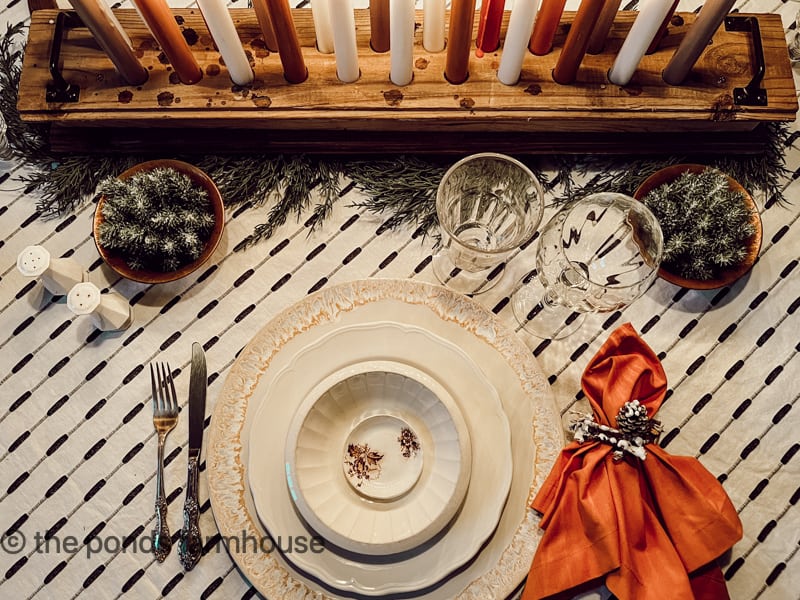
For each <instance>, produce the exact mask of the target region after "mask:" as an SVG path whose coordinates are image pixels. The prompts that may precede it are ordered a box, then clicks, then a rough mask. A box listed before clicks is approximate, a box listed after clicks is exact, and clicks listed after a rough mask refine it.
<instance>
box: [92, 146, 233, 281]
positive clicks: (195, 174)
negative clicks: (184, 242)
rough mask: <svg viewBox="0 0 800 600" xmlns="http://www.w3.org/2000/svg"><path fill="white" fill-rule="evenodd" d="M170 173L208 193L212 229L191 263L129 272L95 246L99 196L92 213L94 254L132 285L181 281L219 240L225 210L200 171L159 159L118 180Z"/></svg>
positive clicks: (100, 204)
mask: <svg viewBox="0 0 800 600" xmlns="http://www.w3.org/2000/svg"><path fill="white" fill-rule="evenodd" d="M159 168H161V169H165V168H169V169H174V170H176V171H178V172H179V173H182V174H184V175H188V176H189V178H190V179H191V180H192V181H193V182H194V184H195V185H197V186H198V187H201V188H203V189H205V190H206V192H207V193H208V197H209V200H210V201H211V205H212V207H213V210H214V228H213V229H212V230H211V235H210V236H209V238H208V241H207V242H206V247H205V249H204V250H203V253H202V254H201V255H200V256H199V257H198V258H197V259H196V260H194V261H192V262H190V263H187V264H185V265H184V266H182V267H181V268H180V269H177V270H175V271H164V272H161V271H148V270H137V269H131V268H130V267H129V266H128V265H127V264H126V263H125V260H124V258H123V257H121V256H119V255H116V254H114V253H113V251H110V250H106V249H105V248H103V247H102V246H101V245H100V243H99V241H98V240H99V234H98V231H99V228H100V224H101V223H102V222H103V212H102V207H103V203H104V201H105V197H104V196H101V197H100V199H99V200H98V201H97V208H96V209H95V212H94V224H93V232H94V243H95V246H97V251H98V252H99V253H100V256H101V257H102V259H103V260H104V261H105V262H106V264H107V265H108V266H109V267H111V269H112V270H113V271H114V272H116V273H118V274H119V275H122V276H123V277H125V278H126V279H131V280H133V281H139V282H141V283H166V282H168V281H175V280H176V279H180V278H181V277H186V276H187V275H188V274H189V273H191V272H192V271H195V270H196V269H198V268H199V267H200V265H202V264H203V263H204V262H206V261H207V260H208V259H209V258H210V257H211V255H212V254H213V253H214V250H216V248H217V245H218V244H219V241H220V239H221V238H222V229H223V227H224V225H225V207H224V206H223V204H222V196H221V195H220V193H219V190H218V189H217V186H216V185H215V184H214V182H213V181H212V180H211V178H210V177H209V176H208V175H206V174H205V173H204V172H203V171H201V170H200V169H198V168H197V167H195V166H194V165H190V164H189V163H185V162H183V161H180V160H170V159H160V160H150V161H147V162H143V163H139V164H138V165H134V166H133V167H131V168H130V169H128V170H127V171H125V172H124V173H122V174H121V175H120V176H119V179H129V178H130V177H132V176H133V175H135V174H136V173H139V172H140V171H152V170H153V169H159Z"/></svg>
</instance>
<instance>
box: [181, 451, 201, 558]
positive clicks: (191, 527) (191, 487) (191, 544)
mask: <svg viewBox="0 0 800 600" xmlns="http://www.w3.org/2000/svg"><path fill="white" fill-rule="evenodd" d="M199 461H200V459H199V457H190V458H189V475H188V481H187V485H186V502H185V503H184V505H183V529H181V544H180V548H179V552H180V558H181V564H182V565H183V568H184V569H186V570H187V571H191V570H192V569H193V568H194V566H195V565H196V564H197V561H199V560H200V555H201V554H202V553H203V540H202V537H201V534H200V522H199V521H200V503H199V501H198V498H197V492H198V490H197V487H198V485H197V478H198V469H199V464H198V463H199Z"/></svg>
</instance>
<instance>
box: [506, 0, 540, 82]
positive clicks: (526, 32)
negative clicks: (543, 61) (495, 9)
mask: <svg viewBox="0 0 800 600" xmlns="http://www.w3.org/2000/svg"><path fill="white" fill-rule="evenodd" d="M538 7H539V0H514V6H512V7H511V16H509V18H508V30H507V31H506V39H505V41H504V42H503V52H502V54H501V56H500V68H498V69H497V79H499V80H500V83H504V84H505V85H514V84H515V83H517V81H519V74H520V72H521V71H522V62H523V61H524V60H525V54H526V53H527V52H528V42H529V41H530V39H531V31H533V20H534V19H535V18H536V9H537V8H538Z"/></svg>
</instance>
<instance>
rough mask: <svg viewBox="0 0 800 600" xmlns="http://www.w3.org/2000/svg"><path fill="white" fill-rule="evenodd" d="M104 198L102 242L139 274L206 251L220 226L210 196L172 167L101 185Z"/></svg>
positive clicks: (171, 267)
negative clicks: (141, 271)
mask: <svg viewBox="0 0 800 600" xmlns="http://www.w3.org/2000/svg"><path fill="white" fill-rule="evenodd" d="M97 190H98V193H100V194H102V195H103V196H104V200H103V204H102V207H101V214H102V216H103V221H102V223H101V224H100V227H99V229H98V243H99V244H100V245H101V246H102V247H104V248H105V249H107V250H109V251H111V252H112V253H114V254H116V255H118V256H121V257H123V259H124V260H125V262H126V264H127V265H128V266H129V267H130V268H132V269H136V270H150V271H158V272H170V271H175V270H177V269H179V268H180V267H182V266H184V265H186V264H188V263H190V262H192V261H194V260H196V259H197V258H199V257H200V255H201V254H202V253H203V250H204V249H205V247H206V244H207V242H208V239H209V237H210V234H211V231H212V229H213V228H214V223H215V220H214V209H213V206H212V204H211V199H210V198H209V195H208V192H207V191H206V190H205V189H203V188H202V187H200V186H198V185H196V184H195V183H194V182H193V181H192V179H191V178H190V177H189V176H187V175H185V174H183V173H179V172H178V171H176V170H175V169H172V168H157V169H153V170H150V171H140V172H138V173H136V174H134V175H133V176H131V177H130V178H128V179H125V180H120V179H118V178H116V177H112V178H108V179H105V180H103V181H101V182H100V184H99V185H98V188H97Z"/></svg>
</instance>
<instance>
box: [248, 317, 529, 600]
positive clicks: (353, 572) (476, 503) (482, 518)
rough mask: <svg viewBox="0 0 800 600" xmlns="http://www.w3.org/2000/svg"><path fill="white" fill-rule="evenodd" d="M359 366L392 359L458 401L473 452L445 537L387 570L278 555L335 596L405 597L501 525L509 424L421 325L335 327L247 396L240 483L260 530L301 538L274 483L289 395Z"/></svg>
mask: <svg viewBox="0 0 800 600" xmlns="http://www.w3.org/2000/svg"><path fill="white" fill-rule="evenodd" d="M365 360H382V361H393V362H397V361H400V362H404V363H405V364H407V365H409V366H412V367H414V368H416V369H418V370H420V371H423V369H424V371H423V373H425V374H426V375H427V376H428V377H429V378H431V379H432V380H433V381H438V382H439V383H440V384H441V385H442V386H443V387H445V388H446V389H447V391H448V393H450V394H452V395H453V397H454V398H457V399H458V402H459V405H460V408H461V412H462V414H463V415H464V418H465V420H466V421H467V426H468V427H469V431H470V439H471V445H472V453H471V454H472V465H471V476H470V482H469V489H468V491H467V496H466V499H465V500H464V504H463V506H462V507H461V510H460V512H459V515H458V518H457V519H455V520H454V522H453V523H452V524H451V526H450V527H449V529H448V530H447V534H446V535H442V536H440V537H439V538H437V539H435V540H432V541H431V543H429V544H426V545H425V546H424V547H422V548H420V549H415V550H414V551H410V552H408V553H406V554H400V555H393V556H392V561H391V564H390V565H389V564H387V562H386V561H385V560H384V561H368V560H366V557H364V556H360V555H359V556H350V555H345V554H342V553H341V552H337V551H336V549H335V548H327V549H326V551H325V552H323V553H319V554H317V553H311V552H307V553H292V554H287V556H286V558H287V560H288V561H289V562H290V563H292V564H294V565H296V566H297V567H299V568H300V569H303V570H304V571H306V572H307V573H309V574H311V575H313V576H315V577H317V578H319V579H320V580H322V581H325V582H326V583H327V584H328V585H330V586H331V587H333V588H336V589H338V590H341V591H347V592H354V593H358V594H361V595H364V596H376V595H386V594H397V593H402V592H412V591H416V590H419V589H422V588H425V587H428V586H432V585H434V584H435V583H436V582H437V581H438V580H440V579H441V578H442V577H443V576H444V575H446V574H448V573H450V572H452V571H453V570H455V569H457V568H458V567H460V566H461V565H463V564H464V563H466V562H467V561H468V560H470V558H472V557H473V556H474V555H475V554H476V553H477V552H478V550H479V548H480V547H481V545H482V544H483V543H484V542H485V541H486V539H487V538H488V537H489V536H490V535H491V533H492V531H493V530H494V528H495V526H496V524H497V522H498V520H499V518H500V515H501V513H502V510H503V506H504V503H505V500H506V497H507V495H508V491H509V486H510V482H511V476H512V464H513V463H512V457H511V442H510V428H509V423H508V419H507V417H506V415H505V412H504V411H503V407H502V404H501V402H500V398H499V396H498V395H497V392H496V390H495V389H494V387H493V386H492V384H491V383H490V382H489V381H488V379H487V378H486V376H485V375H484V374H483V372H482V370H481V369H480V368H479V367H478V366H477V365H476V364H474V363H473V362H472V361H471V360H470V359H469V357H468V355H467V354H466V353H464V352H463V351H462V350H461V349H460V348H458V347H457V346H455V345H453V344H452V343H450V342H448V341H446V340H443V339H441V338H439V337H437V336H435V335H434V334H432V333H430V332H429V331H427V330H425V329H423V328H420V327H416V326H412V325H406V324H404V323H397V322H393V321H385V320H380V319H374V320H370V321H368V322H365V323H360V322H355V323H347V322H345V323H341V324H340V325H339V326H338V327H335V328H333V329H331V330H330V331H329V332H327V333H325V334H324V335H321V336H319V338H316V339H314V340H313V342H311V343H308V344H307V345H305V346H304V347H303V348H301V349H300V350H298V351H297V353H296V354H295V355H294V356H293V357H292V359H291V361H290V362H289V364H288V365H287V366H286V367H285V368H283V369H281V370H279V371H278V372H277V374H276V375H275V376H274V378H269V379H268V380H267V381H265V384H264V385H263V386H261V387H260V390H256V392H255V393H254V394H253V398H252V402H253V403H254V406H257V408H256V410H255V415H254V418H253V420H252V425H251V427H252V431H253V432H254V433H255V432H258V434H257V435H251V436H250V447H249V450H250V458H249V463H248V464H249V467H250V468H249V469H248V471H247V478H248V481H249V483H250V486H251V488H252V490H253V492H254V494H253V495H254V503H255V506H256V510H257V514H258V516H259V517H260V518H261V520H262V521H263V522H264V524H265V525H266V529H267V531H269V532H270V533H271V534H272V535H273V536H281V538H283V539H287V538H288V537H289V536H300V535H308V530H307V528H306V525H305V523H303V522H302V520H301V519H299V518H298V516H297V514H296V512H295V511H294V509H293V506H292V501H291V498H290V496H289V490H288V488H287V486H286V485H276V482H280V481H281V479H282V478H283V477H284V470H285V466H284V463H283V461H282V460H281V459H282V458H283V450H284V445H283V444H284V439H285V435H286V431H287V429H288V428H289V425H290V422H291V417H292V414H293V412H294V409H295V408H296V406H297V404H294V405H292V403H291V401H290V400H288V399H289V398H291V397H292V394H295V395H296V396H299V397H300V398H303V397H304V396H305V395H306V393H308V392H309V391H310V390H311V388H312V387H313V386H314V384H315V383H316V381H317V380H318V379H319V378H324V377H326V376H328V374H330V373H336V372H337V371H340V370H341V369H343V368H346V367H347V366H348V365H357V364H359V363H361V362H364V361H365ZM424 489H425V488H422V490H423V491H424ZM419 496H420V495H419V494H415V495H409V496H406V497H403V498H401V499H400V500H398V502H396V503H394V510H395V511H396V512H400V511H403V510H405V509H410V508H412V507H413V505H414V504H416V503H417V500H418V498H419ZM347 498H348V497H347V496H343V497H342V499H347ZM434 542H435V543H434Z"/></svg>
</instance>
